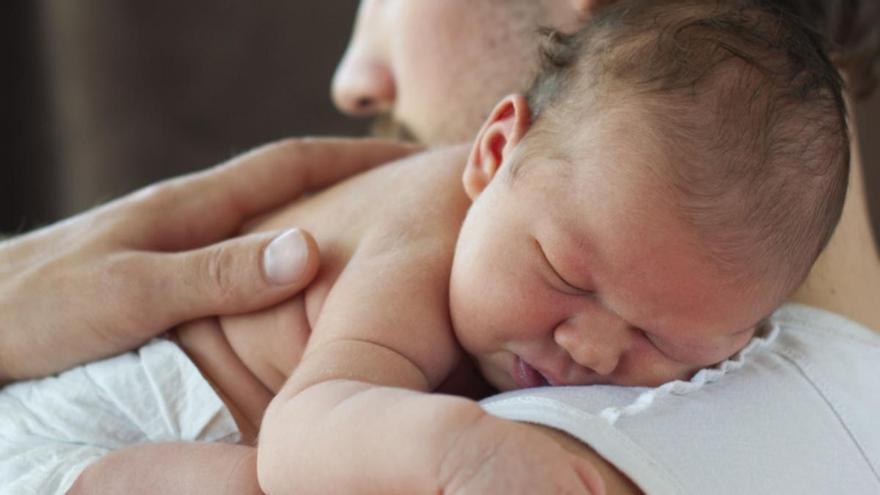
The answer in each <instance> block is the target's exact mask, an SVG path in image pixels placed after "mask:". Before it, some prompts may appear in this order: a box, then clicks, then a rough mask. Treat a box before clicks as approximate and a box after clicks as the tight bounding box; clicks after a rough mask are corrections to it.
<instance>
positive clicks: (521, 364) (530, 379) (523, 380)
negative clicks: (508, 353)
mask: <svg viewBox="0 0 880 495" xmlns="http://www.w3.org/2000/svg"><path fill="white" fill-rule="evenodd" d="M510 375H511V376H512V377H513V381H514V382H515V383H516V386H517V387H519V388H532V387H544V386H547V385H549V383H547V380H546V379H545V378H544V376H543V375H541V373H539V372H538V370H536V369H535V368H532V367H531V366H530V365H529V363H527V362H525V361H523V360H522V358H520V357H519V356H516V359H514V360H513V369H511V370H510Z"/></svg>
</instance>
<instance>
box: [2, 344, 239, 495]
mask: <svg viewBox="0 0 880 495" xmlns="http://www.w3.org/2000/svg"><path fill="white" fill-rule="evenodd" d="M238 439H239V432H238V428H237V426H236V424H235V420H234V419H233V418H232V415H231V414H230V412H229V411H228V409H227V408H226V406H225V404H224V403H223V401H222V400H221V399H220V398H219V397H218V396H217V394H216V392H215V391H214V390H213V389H212V388H211V386H210V385H209V384H208V382H207V381H206V380H205V379H204V378H203V377H202V375H201V373H200V372H199V370H198V369H197V368H196V367H195V365H194V364H193V363H192V362H191V361H190V359H189V358H188V357H187V356H186V354H185V353H184V352H183V351H182V350H181V349H180V348H179V347H177V346H176V345H175V344H173V343H172V342H169V341H166V340H154V341H152V342H151V343H149V344H147V345H145V346H144V347H141V348H140V349H138V351H137V352H130V353H127V354H122V355H119V356H116V357H113V358H110V359H106V360H103V361H98V362H94V363H90V364H86V365H84V366H80V367H78V368H74V369H72V370H69V371H66V372H64V373H62V374H61V375H58V376H57V377H50V378H45V379H41V380H33V381H29V382H22V383H16V384H12V385H9V386H7V387H5V388H3V389H2V390H0V494H4V495H5V494H15V495H20V494H40V495H45V494H63V493H65V492H67V490H68V489H70V487H71V486H72V485H73V483H74V481H76V478H77V477H78V476H79V474H80V473H81V472H82V471H83V470H84V469H85V468H86V467H87V466H88V465H89V464H90V463H92V462H94V461H95V460H97V459H99V458H101V457H102V456H104V455H106V454H107V453H109V452H111V451H113V450H116V449H120V448H122V447H126V446H131V445H136V444H140V443H147V442H169V441H205V442H230V443H234V442H237V441H238Z"/></svg>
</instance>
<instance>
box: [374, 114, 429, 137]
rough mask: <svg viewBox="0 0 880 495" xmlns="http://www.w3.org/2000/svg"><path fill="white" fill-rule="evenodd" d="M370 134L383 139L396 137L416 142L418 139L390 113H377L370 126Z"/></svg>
mask: <svg viewBox="0 0 880 495" xmlns="http://www.w3.org/2000/svg"><path fill="white" fill-rule="evenodd" d="M370 135H372V136H373V137H380V138H385V139H396V140H398V141H406V142H411V143H418V142H419V139H418V138H417V137H416V135H415V133H413V132H412V130H410V128H409V127H407V125H406V124H404V123H403V122H401V121H399V120H397V119H395V118H394V116H393V115H391V114H390V113H383V114H379V115H377V116H376V117H375V118H374V119H373V123H372V125H371V126H370Z"/></svg>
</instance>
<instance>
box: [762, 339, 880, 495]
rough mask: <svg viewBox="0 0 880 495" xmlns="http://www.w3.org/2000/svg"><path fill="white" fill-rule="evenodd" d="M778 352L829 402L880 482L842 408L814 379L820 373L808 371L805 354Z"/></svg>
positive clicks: (786, 351) (788, 351)
mask: <svg viewBox="0 0 880 495" xmlns="http://www.w3.org/2000/svg"><path fill="white" fill-rule="evenodd" d="M776 353H777V354H778V355H779V356H780V357H781V358H782V359H784V360H786V361H788V362H789V363H791V364H792V365H793V366H794V367H795V368H796V369H797V370H798V371H799V372H800V373H801V375H803V376H804V378H806V379H807V383H809V384H810V386H811V387H812V388H813V390H815V391H816V393H817V394H818V395H819V397H821V398H822V400H823V401H824V402H825V403H826V404H828V407H829V408H830V409H831V412H832V413H833V414H834V417H835V418H836V419H837V421H838V423H840V426H841V428H843V430H844V431H845V432H846V434H847V436H848V437H849V438H850V441H852V443H853V445H854V446H855V447H856V450H858V451H859V454H861V456H862V459H864V461H865V463H866V464H867V465H868V468H869V469H870V470H871V473H873V474H874V478H875V479H876V480H877V481H878V482H880V473H878V472H877V470H876V469H875V468H874V464H873V463H872V462H871V459H870V458H869V457H868V454H867V453H866V452H865V450H864V448H862V445H861V444H860V443H859V442H858V440H856V437H855V435H854V434H853V432H852V430H850V429H849V427H848V426H847V424H846V422H845V421H844V419H843V415H842V414H841V413H840V410H839V409H840V408H839V407H837V406H836V405H835V404H834V403H833V402H832V401H831V399H830V398H829V397H828V396H827V395H826V394H825V392H824V391H823V390H822V388H821V387H820V386H819V385H818V384H817V383H816V382H815V381H814V380H813V376H818V375H819V374H818V373H816V374H815V375H812V374H809V373H807V371H806V369H807V368H808V366H806V365H803V364H802V362H801V361H800V359H799V358H802V357H803V356H802V355H800V354H799V353H797V352H794V351H791V350H789V349H777V350H776Z"/></svg>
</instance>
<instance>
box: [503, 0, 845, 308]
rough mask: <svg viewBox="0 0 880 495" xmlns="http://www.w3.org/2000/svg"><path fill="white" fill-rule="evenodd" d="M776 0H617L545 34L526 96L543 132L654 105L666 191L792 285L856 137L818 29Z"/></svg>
mask: <svg viewBox="0 0 880 495" xmlns="http://www.w3.org/2000/svg"><path fill="white" fill-rule="evenodd" d="M770 3H771V2H759V1H755V0H716V1H712V0H652V1H645V0H621V1H618V2H615V3H613V4H611V5H608V6H606V7H604V8H603V9H601V10H600V12H599V13H598V15H597V16H596V17H595V18H594V19H592V20H591V21H590V22H589V23H588V25H587V26H585V27H584V28H583V29H582V30H581V31H579V32H577V33H575V34H572V35H564V34H560V33H547V41H546V43H545V46H544V49H543V52H544V53H543V59H544V67H543V70H542V72H541V74H540V75H539V76H538V77H537V79H536V81H535V83H534V84H533V87H532V88H531V90H530V91H529V94H528V99H529V103H530V106H531V109H532V113H533V124H532V125H533V127H532V129H533V131H534V132H536V133H538V134H539V135H541V134H544V135H546V134H548V133H549V134H550V135H552V134H554V133H556V132H558V131H559V130H560V129H563V128H565V126H568V127H571V126H572V125H573V123H572V121H571V118H572V116H574V118H576V119H577V121H578V122H587V121H591V120H592V121H596V120H597V119H602V118H603V116H607V115H608V113H607V112H608V111H614V110H619V109H632V108H635V109H636V110H637V111H638V112H640V113H639V115H647V117H648V119H647V121H648V122H649V124H648V125H649V127H650V129H651V132H652V133H653V134H654V135H655V136H656V139H655V140H656V141H657V142H658V143H659V145H660V147H661V150H662V152H664V154H665V158H666V160H663V161H664V162H665V163H666V164H665V165H663V166H662V167H660V168H661V170H660V173H659V175H660V177H661V178H663V180H664V181H665V183H666V185H667V186H669V188H670V190H671V191H672V192H671V194H670V200H671V201H673V204H674V205H675V207H676V209H677V211H679V212H680V214H681V216H682V218H683V219H684V220H685V221H686V222H688V223H689V224H691V225H693V226H694V227H695V230H696V232H697V234H698V235H699V238H700V240H701V242H702V244H703V245H704V246H705V247H706V248H707V249H708V250H709V252H710V253H711V255H712V258H713V259H714V260H715V261H716V262H717V264H718V266H720V267H721V268H722V269H725V270H726V271H728V272H729V273H731V274H735V275H737V276H738V277H739V278H738V279H739V280H741V279H743V278H744V277H746V276H758V277H764V278H763V280H773V281H774V284H776V286H777V287H778V288H779V289H780V290H781V291H785V293H786V294H787V293H788V292H790V291H792V290H794V289H795V288H796V287H797V285H798V284H799V283H800V282H801V281H802V280H803V279H804V278H805V277H806V275H807V273H808V272H809V269H810V267H811V266H812V264H813V262H814V261H815V259H816V257H817V256H818V254H819V252H820V251H821V250H822V249H823V248H824V246H825V244H826V243H827V242H828V239H829V238H830V236H831V234H832V231H833V230H834V227H835V225H836V224H837V222H838V220H839V218H840V214H841V210H842V208H843V202H844V198H845V195H846V187H847V179H848V173H849V137H848V131H847V124H846V108H845V104H844V100H843V96H842V82H841V78H840V75H839V73H838V72H837V70H836V69H835V67H834V65H833V64H832V63H831V61H830V60H829V58H828V56H827V54H826V53H825V51H824V48H823V47H824V44H823V41H822V37H821V36H820V35H819V34H818V33H817V32H815V31H814V30H812V29H811V28H810V27H809V26H808V25H807V24H806V23H805V22H803V21H802V20H801V19H800V18H799V17H797V16H795V15H793V14H792V13H791V12H789V11H787V10H784V9H779V8H777V7H774V6H772V5H771V4H770ZM599 121H600V122H601V120H599ZM554 122H555V124H554ZM574 125H577V122H575V123H574ZM542 128H543V129H542ZM539 129H542V130H539ZM554 129H555V130H554ZM618 144H620V142H618ZM627 165H629V164H625V165H624V166H627ZM652 172H657V171H656V170H652ZM515 173H516V171H515V169H514V174H515ZM767 277H771V278H769V279H768V278H767Z"/></svg>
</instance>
